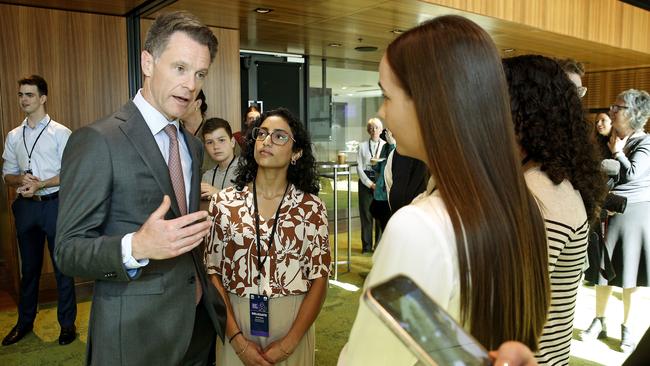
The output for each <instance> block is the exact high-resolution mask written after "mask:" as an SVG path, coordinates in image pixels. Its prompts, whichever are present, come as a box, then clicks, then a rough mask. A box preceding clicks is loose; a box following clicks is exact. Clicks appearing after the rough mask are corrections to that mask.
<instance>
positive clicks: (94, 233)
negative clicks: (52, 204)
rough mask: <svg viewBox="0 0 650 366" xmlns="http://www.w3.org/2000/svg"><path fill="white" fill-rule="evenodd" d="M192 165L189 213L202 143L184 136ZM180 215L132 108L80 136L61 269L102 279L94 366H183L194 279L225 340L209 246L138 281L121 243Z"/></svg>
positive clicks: (71, 162) (70, 164) (66, 164)
mask: <svg viewBox="0 0 650 366" xmlns="http://www.w3.org/2000/svg"><path fill="white" fill-rule="evenodd" d="M182 132H183V135H184V136H185V141H186V143H187V145H188V148H189V151H190V154H191V156H192V179H191V187H190V200H189V203H190V204H189V211H190V212H194V211H196V210H198V207H199V199H200V179H201V175H200V171H199V169H200V166H201V161H202V156H203V150H202V146H201V143H200V142H199V140H198V139H196V138H195V137H193V136H191V135H190V134H189V133H187V132H186V131H185V130H182ZM165 194H166V195H168V196H169V197H170V198H171V200H172V208H171V210H170V211H169V212H168V213H167V215H166V218H167V219H172V218H175V217H178V216H180V211H179V209H178V203H177V202H176V199H175V195H174V191H173V188H172V183H171V179H170V177H169V171H168V168H167V164H166V163H165V160H164V158H163V156H162V154H161V153H160V149H159V148H158V145H157V144H156V141H155V139H154V137H153V135H152V134H151V130H149V127H148V126H147V124H146V122H145V121H144V119H143V117H142V115H141V114H140V112H139V111H138V109H137V107H136V106H135V104H133V102H131V101H129V102H128V103H127V104H125V105H124V106H122V108H121V109H120V110H119V111H118V112H116V113H114V114H113V115H111V116H109V117H107V118H104V119H102V120H99V121H97V122H94V123H93V124H91V125H89V126H86V127H83V128H81V129H79V130H77V131H75V132H74V133H73V134H72V135H71V136H70V139H69V141H68V144H67V146H66V148H65V151H64V153H63V160H62V167H61V186H60V206H59V219H58V226H57V239H56V246H55V250H54V252H55V259H56V262H57V265H58V267H59V269H60V270H61V271H62V272H63V273H65V274H67V275H69V276H78V277H82V278H88V279H93V280H95V289H94V294H93V304H92V309H91V314H90V324H89V327H88V352H87V364H92V365H145V364H150V365H177V364H179V363H180V360H181V359H182V357H183V356H184V355H185V353H186V351H187V348H188V345H189V343H190V339H191V336H192V330H193V327H194V316H195V312H196V305H195V284H194V281H196V280H197V279H196V278H195V273H196V274H198V275H199V278H198V280H199V281H200V283H201V285H202V287H203V294H204V295H203V298H202V302H203V305H204V306H205V307H206V309H207V311H208V314H209V315H210V318H211V319H212V322H213V324H214V328H215V330H216V332H217V334H218V335H219V336H220V337H221V339H222V340H223V339H224V329H225V319H226V311H225V306H224V303H223V300H222V298H221V296H220V295H219V294H218V293H217V292H216V290H215V289H214V287H213V286H212V284H211V283H210V282H209V281H208V278H207V275H206V272H205V269H204V265H203V261H202V258H203V255H202V253H201V250H202V249H200V248H201V246H199V247H198V248H195V249H194V250H193V251H191V252H189V253H186V254H184V255H181V256H179V257H176V258H172V259H167V260H159V261H156V260H152V261H150V262H149V264H148V265H147V266H145V267H144V268H143V269H142V270H140V271H139V274H138V275H137V276H136V277H135V278H129V276H128V275H127V273H126V270H125V268H124V266H123V264H122V255H121V240H122V237H123V236H124V235H125V234H127V233H130V232H135V231H137V230H138V228H139V227H140V226H141V225H142V224H143V223H144V222H145V221H146V219H147V218H148V217H149V215H150V214H151V213H152V212H153V211H154V210H155V209H156V208H157V207H158V206H159V205H160V203H161V202H162V198H163V195H165Z"/></svg>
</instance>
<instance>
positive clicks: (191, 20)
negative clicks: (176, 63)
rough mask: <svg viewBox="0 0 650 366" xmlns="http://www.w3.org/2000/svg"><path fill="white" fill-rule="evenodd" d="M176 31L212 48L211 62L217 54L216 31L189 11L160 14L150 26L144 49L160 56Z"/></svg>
mask: <svg viewBox="0 0 650 366" xmlns="http://www.w3.org/2000/svg"><path fill="white" fill-rule="evenodd" d="M175 32H183V33H185V34H186V35H187V36H188V37H190V38H192V39H193V40H194V41H196V42H197V43H199V44H201V45H204V46H207V47H208V49H209V50H210V63H212V61H214V57H215V56H216V55H217V47H218V45H219V42H218V41H217V37H215V35H214V33H212V31H211V30H210V28H208V27H207V26H206V25H205V24H203V23H202V22H201V21H200V20H199V18H197V17H196V16H194V15H193V14H191V13H189V12H187V11H174V12H170V13H164V14H161V15H159V16H158V17H157V18H156V20H155V21H154V22H153V24H152V25H151V28H149V31H148V32H147V38H146V39H145V41H144V49H145V50H146V51H147V52H149V53H150V54H152V55H153V57H154V58H155V59H157V58H159V57H160V55H161V54H162V53H163V51H164V50H165V48H166V47H167V43H169V37H171V35H172V34H174V33H175Z"/></svg>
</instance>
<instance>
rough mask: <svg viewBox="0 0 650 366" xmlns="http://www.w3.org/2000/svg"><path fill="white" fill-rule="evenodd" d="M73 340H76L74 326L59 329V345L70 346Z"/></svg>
mask: <svg viewBox="0 0 650 366" xmlns="http://www.w3.org/2000/svg"><path fill="white" fill-rule="evenodd" d="M75 338H77V328H76V327H75V326H74V325H72V326H71V327H61V334H60V335H59V344H60V345H62V346H64V345H66V344H70V343H72V341H74V339H75Z"/></svg>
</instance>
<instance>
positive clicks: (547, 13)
mask: <svg viewBox="0 0 650 366" xmlns="http://www.w3.org/2000/svg"><path fill="white" fill-rule="evenodd" d="M422 1H425V2H428V3H431V4H438V5H443V6H448V7H451V8H455V9H460V10H464V11H468V12H472V13H477V14H481V15H487V16H490V17H494V18H498V19H503V20H508V21H512V22H515V23H520V24H524V25H529V26H532V27H535V28H538V29H540V30H545V31H550V32H554V33H559V34H563V35H566V36H571V37H575V38H578V39H583V40H588V41H593V42H598V43H603V44H607V45H611V46H615V47H620V48H626V49H633V50H636V51H639V52H645V53H650V37H648V29H650V12H648V11H645V10H643V9H639V8H636V7H634V6H632V5H629V4H626V3H623V2H621V1H618V0H526V1H521V0H494V1H485V0H422Z"/></svg>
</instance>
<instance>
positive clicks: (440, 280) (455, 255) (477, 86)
mask: <svg viewBox="0 0 650 366" xmlns="http://www.w3.org/2000/svg"><path fill="white" fill-rule="evenodd" d="M422 65H427V67H424V68H423V67H422ZM379 82H380V87H381V89H382V91H383V95H384V101H383V104H382V105H381V108H380V110H379V112H378V115H379V117H380V118H382V119H383V120H384V121H385V122H386V125H387V128H389V129H390V130H391V131H392V132H393V135H394V137H395V140H396V141H397V150H398V151H399V152H400V153H402V154H403V155H406V156H411V157H413V158H416V159H418V160H421V161H424V162H426V164H427V167H428V168H429V172H430V174H431V176H432V177H433V179H435V182H436V184H435V189H434V190H433V191H428V192H427V193H426V194H424V195H422V196H421V197H419V198H418V199H416V200H415V201H414V202H412V203H411V204H410V205H408V206H405V207H403V208H401V209H400V210H399V211H398V212H396V213H395V214H394V215H393V216H392V217H391V219H390V221H389V222H388V226H386V230H385V232H384V234H383V236H382V239H381V243H380V244H379V247H378V249H377V251H376V252H375V254H374V256H373V258H372V259H373V267H372V270H371V271H370V273H369V274H368V277H367V278H366V281H365V283H364V288H368V287H370V286H373V285H375V284H378V283H381V282H384V281H386V280H387V279H389V278H391V277H393V276H395V275H396V274H404V275H406V276H408V277H410V278H411V279H413V281H414V282H416V283H417V284H418V286H419V287H421V288H422V289H423V291H424V292H425V293H426V294H427V295H428V296H429V297H430V298H431V299H433V300H434V301H435V302H436V303H438V304H439V305H440V306H441V307H442V308H443V309H444V310H446V311H447V312H448V313H449V314H451V316H452V317H453V318H454V319H455V320H457V321H458V322H459V323H461V324H462V325H463V326H464V328H466V329H467V330H468V331H469V332H470V334H472V335H473V336H474V338H476V339H477V340H478V341H479V342H480V343H481V344H483V345H484V346H485V347H486V348H487V349H495V348H497V347H498V346H499V345H500V344H501V343H503V342H505V341H507V340H516V341H520V342H523V343H524V344H526V345H527V346H528V347H530V348H532V349H536V348H537V342H538V338H539V336H540V334H541V333H542V328H543V325H544V321H545V319H546V313H547V310H548V305H549V302H550V299H549V278H548V258H547V253H546V252H547V249H546V236H545V232H544V222H543V220H542V217H541V213H540V211H539V208H538V206H537V203H536V201H535V199H534V197H533V196H532V195H531V194H530V192H529V191H528V189H527V187H526V182H525V180H524V177H523V173H522V169H521V164H520V160H519V157H518V156H517V154H516V153H515V152H516V142H515V136H514V131H513V128H512V121H511V114H510V107H509V97H508V89H507V88H508V86H507V84H506V79H505V75H504V73H503V67H502V65H501V58H500V56H499V52H498V50H497V48H496V46H495V45H494V42H493V41H492V40H491V39H490V36H489V35H488V34H487V33H486V32H485V31H484V30H483V29H481V28H480V27H479V26H478V25H476V24H475V23H473V22H472V21H470V20H468V19H466V18H462V17H459V16H441V17H437V18H434V19H432V20H429V21H426V22H424V23H422V24H421V25H419V26H417V27H415V28H413V29H410V30H408V31H407V32H405V33H403V34H401V35H400V36H398V37H397V38H396V39H395V40H394V41H393V42H392V43H391V44H390V45H389V46H388V48H387V49H386V53H385V54H384V56H383V57H382V59H381V62H380V64H379ZM461 106H462V107H461ZM495 141H498V142H499V143H495ZM495 172H498V174H497V173H495ZM470 284H471V285H470ZM416 362H417V359H416V358H415V356H414V355H413V354H412V353H411V352H410V351H409V349H408V348H407V347H406V346H405V345H403V344H402V342H401V341H400V340H399V339H398V338H397V337H396V336H395V335H393V333H392V332H391V331H390V330H389V329H388V328H387V327H386V326H385V325H384V324H383V323H382V322H381V321H380V320H379V319H378V317H377V316H375V315H374V314H373V313H372V311H371V310H370V309H369V308H368V306H367V305H365V304H364V303H363V302H360V304H359V310H358V312H357V316H356V319H355V321H354V324H353V326H352V330H351V332H350V338H349V341H348V344H347V345H346V346H345V347H344V349H343V350H342V352H341V355H340V357H339V364H341V365H413V364H415V363H416Z"/></svg>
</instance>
